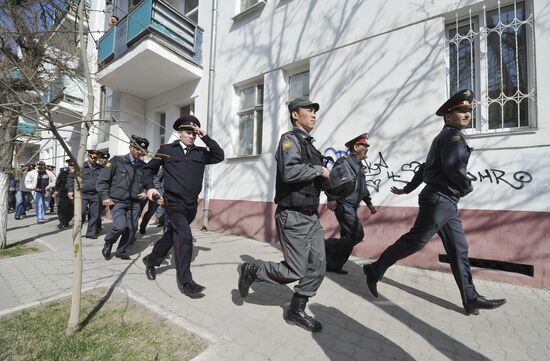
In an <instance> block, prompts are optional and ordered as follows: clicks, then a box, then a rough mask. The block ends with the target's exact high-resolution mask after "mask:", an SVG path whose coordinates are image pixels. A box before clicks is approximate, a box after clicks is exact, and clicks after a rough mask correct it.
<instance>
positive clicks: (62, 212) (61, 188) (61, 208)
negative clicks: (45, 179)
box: [54, 159, 74, 229]
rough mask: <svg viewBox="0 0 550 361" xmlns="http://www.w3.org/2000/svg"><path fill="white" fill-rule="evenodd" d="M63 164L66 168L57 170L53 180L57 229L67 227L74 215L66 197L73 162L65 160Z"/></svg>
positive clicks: (71, 203) (72, 206) (72, 205)
mask: <svg viewBox="0 0 550 361" xmlns="http://www.w3.org/2000/svg"><path fill="white" fill-rule="evenodd" d="M65 162H66V163H67V167H64V168H61V169H60V170H59V175H58V176H57V179H56V180H55V188H54V195H55V198H56V199H57V215H58V217H59V224H58V225H57V228H58V229H63V228H65V227H69V223H70V222H71V220H72V219H73V213H74V202H73V200H72V198H69V195H68V192H69V190H68V179H69V174H70V173H71V171H72V169H71V168H70V167H71V166H72V164H73V161H72V160H71V159H67V160H66V161H65ZM71 184H72V181H71Z"/></svg>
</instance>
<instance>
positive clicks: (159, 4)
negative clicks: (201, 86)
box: [98, 0, 202, 66]
mask: <svg viewBox="0 0 550 361" xmlns="http://www.w3.org/2000/svg"><path fill="white" fill-rule="evenodd" d="M146 34H157V35H159V36H161V37H162V38H164V39H166V40H167V41H168V42H169V44H170V45H174V46H176V47H177V48H178V49H180V50H182V51H183V52H184V54H185V55H187V56H188V57H189V58H190V59H192V60H193V61H194V62H195V63H196V64H200V63H201V57H202V54H201V45H202V30H201V29H200V28H199V27H198V26H197V25H195V24H194V23H193V22H192V21H191V20H189V19H187V18H186V17H185V16H183V15H182V14H180V13H179V12H178V11H176V10H175V9H174V8H173V7H172V6H171V5H169V4H167V3H165V2H164V1H161V0H145V1H143V2H142V3H141V4H139V5H138V6H137V7H136V8H135V9H133V10H132V11H131V12H130V13H128V15H127V16H126V17H124V18H122V19H120V21H119V22H118V24H117V25H116V26H115V27H113V28H112V29H110V30H109V31H108V32H107V33H105V34H104V35H103V36H102V37H101V38H100V39H99V52H98V62H99V64H100V66H101V65H106V64H107V63H108V62H110V61H112V60H115V59H117V58H119V57H120V56H121V55H122V54H124V52H125V51H126V50H128V48H129V47H130V46H131V44H132V42H134V41H136V40H137V39H139V38H141V37H143V36H144V35H146Z"/></svg>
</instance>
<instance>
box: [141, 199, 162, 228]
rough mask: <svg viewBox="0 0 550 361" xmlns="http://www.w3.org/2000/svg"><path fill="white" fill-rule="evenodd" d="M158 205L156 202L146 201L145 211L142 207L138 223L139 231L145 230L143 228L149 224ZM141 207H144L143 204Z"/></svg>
mask: <svg viewBox="0 0 550 361" xmlns="http://www.w3.org/2000/svg"><path fill="white" fill-rule="evenodd" d="M158 207H159V204H158V203H157V202H153V201H149V202H147V211H146V212H145V213H143V209H142V213H143V216H142V217H141V223H140V224H139V229H140V230H141V231H145V228H147V225H148V224H149V221H150V220H151V217H152V216H153V214H155V212H156V211H157V208H158ZM142 208H145V206H144V207H142Z"/></svg>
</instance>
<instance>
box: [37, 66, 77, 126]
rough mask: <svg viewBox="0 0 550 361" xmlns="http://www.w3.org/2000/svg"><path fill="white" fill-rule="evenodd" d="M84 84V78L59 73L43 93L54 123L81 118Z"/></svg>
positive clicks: (64, 122)
mask: <svg viewBox="0 0 550 361" xmlns="http://www.w3.org/2000/svg"><path fill="white" fill-rule="evenodd" d="M84 89H86V84H85V83H84V79H82V78H79V77H69V76H67V75H64V74H62V75H59V76H57V77H56V78H55V80H54V81H53V82H52V83H51V85H50V86H49V88H48V89H47V90H46V91H45V92H44V93H43V96H42V97H43V99H44V101H45V102H47V103H49V104H48V105H49V107H50V113H51V114H52V119H53V121H54V122H55V123H61V124H66V123H71V122H75V121H78V120H79V119H81V118H82V101H83V99H84Z"/></svg>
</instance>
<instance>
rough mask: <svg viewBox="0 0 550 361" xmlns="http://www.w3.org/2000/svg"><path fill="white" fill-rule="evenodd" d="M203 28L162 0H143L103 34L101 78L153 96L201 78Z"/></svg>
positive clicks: (136, 93) (117, 87)
mask: <svg viewBox="0 0 550 361" xmlns="http://www.w3.org/2000/svg"><path fill="white" fill-rule="evenodd" d="M202 34H203V32H202V30H201V29H200V28H199V27H198V26H197V25H195V24H194V23H193V22H192V21H191V20H189V19H187V18H186V17H185V16H183V15H182V14H181V13H179V12H178V11H177V10H175V9H174V8H173V7H172V6H171V5H169V4H167V3H165V2H164V1H162V0H144V1H143V2H141V3H140V4H139V5H138V6H137V7H136V8H134V9H133V10H132V11H131V12H129V13H128V15H127V16H126V17H124V18H122V19H120V20H119V22H118V24H117V25H116V26H115V27H113V28H111V29H110V30H109V31H108V32H107V33H105V34H104V35H103V36H102V37H101V38H100V39H99V50H98V64H99V70H100V71H99V73H98V80H99V82H100V83H101V84H104V85H107V86H108V87H110V88H112V89H114V90H118V91H121V92H124V93H128V94H131V95H134V96H136V97H138V98H143V99H146V98H150V97H152V96H155V95H158V94H161V93H164V92H166V91H168V90H171V89H174V88H177V87H178V86H181V85H184V84H186V83H188V82H190V81H193V80H197V79H200V78H201V77H202V68H201V66H200V64H201V61H202V59H201V55H202V54H201V45H202Z"/></svg>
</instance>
